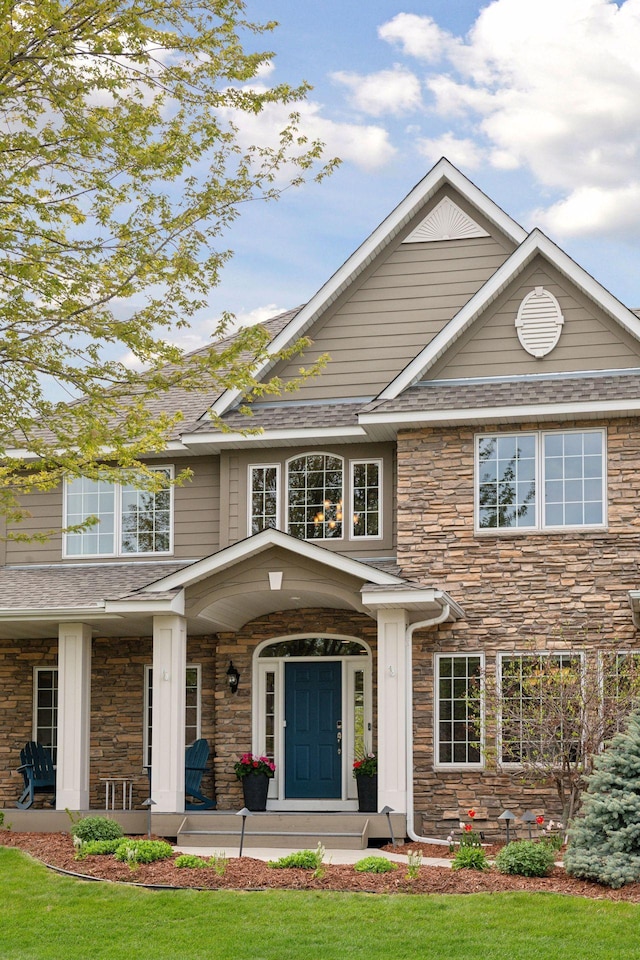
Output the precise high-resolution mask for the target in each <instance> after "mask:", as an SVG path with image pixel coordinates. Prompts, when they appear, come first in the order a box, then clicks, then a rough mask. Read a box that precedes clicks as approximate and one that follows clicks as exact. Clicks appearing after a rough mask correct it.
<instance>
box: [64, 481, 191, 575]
mask: <svg viewBox="0 0 640 960" xmlns="http://www.w3.org/2000/svg"><path fill="white" fill-rule="evenodd" d="M150 469H151V470H167V471H168V472H169V476H170V478H171V480H173V478H174V475H175V468H174V466H173V464H171V463H165V464H160V463H159V464H154V465H153V467H151V468H150ZM68 482H69V481H68V480H65V483H64V488H63V497H62V501H63V502H62V525H63V527H66V526H67V524H68V521H67V484H68ZM123 486H129V484H121V483H116V482H113V487H114V503H113V509H114V518H115V522H114V534H113V536H114V545H115V547H116V549H115V550H114V551H113V552H111V553H69V552H68V551H67V534H66V533H65V534H63V537H62V558H63V559H64V560H93V559H98V558H100V557H168V556H171V555H172V554H173V548H174V544H173V530H174V496H173V485H171V486H170V487H169V549H168V550H144V551H140V552H139V553H131V552H129V551H126V552H125V551H123V550H122V487H123Z"/></svg>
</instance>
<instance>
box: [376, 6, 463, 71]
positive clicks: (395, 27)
mask: <svg viewBox="0 0 640 960" xmlns="http://www.w3.org/2000/svg"><path fill="white" fill-rule="evenodd" d="M378 36H379V37H380V39H381V40H386V41H387V42H388V43H391V44H393V45H394V46H395V47H399V48H400V49H401V50H402V52H403V53H406V54H408V55H409V56H411V57H419V58H420V59H421V60H428V61H437V60H439V59H440V58H441V57H442V56H443V54H444V52H445V51H446V50H447V49H448V48H449V47H450V46H451V44H452V43H454V39H453V37H452V36H451V34H450V33H447V31H446V30H441V29H440V27H439V26H438V24H437V23H436V22H435V20H433V19H432V18H431V17H421V16H419V15H418V14H416V13H399V14H397V16H395V17H394V18H393V19H392V20H389V22H388V23H384V24H383V25H382V26H381V27H379V29H378Z"/></svg>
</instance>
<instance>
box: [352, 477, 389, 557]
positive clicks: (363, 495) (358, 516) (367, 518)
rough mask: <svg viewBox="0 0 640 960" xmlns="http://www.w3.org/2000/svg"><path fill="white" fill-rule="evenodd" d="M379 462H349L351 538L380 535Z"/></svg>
mask: <svg viewBox="0 0 640 960" xmlns="http://www.w3.org/2000/svg"><path fill="white" fill-rule="evenodd" d="M381 473H382V462H381V461H380V460H352V461H351V523H352V525H353V526H352V531H353V537H354V538H359V537H379V536H380V533H381V522H380V519H381V506H382V505H381V503H380V475H381Z"/></svg>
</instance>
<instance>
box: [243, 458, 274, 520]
mask: <svg viewBox="0 0 640 960" xmlns="http://www.w3.org/2000/svg"><path fill="white" fill-rule="evenodd" d="M254 470H275V471H276V525H275V529H276V530H280V529H281V524H282V510H281V507H280V503H281V500H282V489H281V487H282V476H281V474H282V469H281V465H280V464H279V463H250V464H249V466H248V467H247V535H248V536H251V535H252V534H251V527H252V520H253V517H252V513H251V506H252V500H253V471H254Z"/></svg>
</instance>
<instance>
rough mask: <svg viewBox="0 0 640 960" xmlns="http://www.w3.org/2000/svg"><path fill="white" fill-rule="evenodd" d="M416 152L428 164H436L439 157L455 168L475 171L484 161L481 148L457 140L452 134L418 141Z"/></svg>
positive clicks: (470, 141)
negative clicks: (449, 162) (445, 159)
mask: <svg viewBox="0 0 640 960" xmlns="http://www.w3.org/2000/svg"><path fill="white" fill-rule="evenodd" d="M417 146H418V152H419V153H420V154H422V156H423V157H426V158H427V160H428V161H429V162H430V163H436V162H437V161H438V160H439V159H440V157H446V158H447V160H450V161H451V163H453V164H454V165H455V166H457V167H468V168H469V169H471V170H476V169H477V168H478V167H479V166H480V164H481V163H482V161H483V160H484V153H483V150H482V149H481V147H479V146H478V144H477V143H475V142H474V141H473V140H468V139H466V140H460V139H457V138H456V137H455V136H454V135H453V134H452V133H445V134H444V135H443V136H441V137H435V138H434V139H432V140H428V139H424V138H423V139H420V140H418V141H417Z"/></svg>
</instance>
